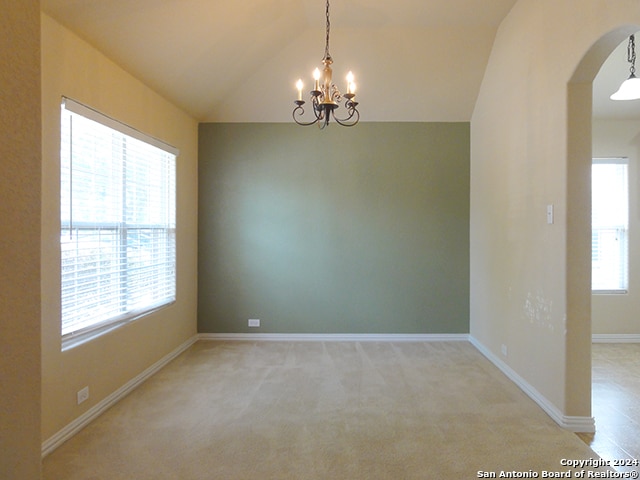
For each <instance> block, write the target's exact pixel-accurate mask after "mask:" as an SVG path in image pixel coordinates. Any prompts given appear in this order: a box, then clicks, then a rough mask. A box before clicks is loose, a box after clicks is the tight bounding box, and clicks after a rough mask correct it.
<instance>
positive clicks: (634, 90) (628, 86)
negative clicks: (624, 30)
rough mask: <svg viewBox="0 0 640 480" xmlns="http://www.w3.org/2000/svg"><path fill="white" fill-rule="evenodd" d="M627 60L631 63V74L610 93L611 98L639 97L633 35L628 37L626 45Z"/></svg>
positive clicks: (631, 98)
mask: <svg viewBox="0 0 640 480" xmlns="http://www.w3.org/2000/svg"><path fill="white" fill-rule="evenodd" d="M627 62H629V63H630V64H631V67H630V68H629V70H630V71H631V74H630V75H629V78H627V79H626V80H625V81H624V82H622V85H620V88H619V89H618V91H617V92H616V93H614V94H613V95H611V97H609V98H611V100H637V99H639V98H640V78H638V77H636V42H635V36H634V35H631V36H630V37H629V44H628V45H627Z"/></svg>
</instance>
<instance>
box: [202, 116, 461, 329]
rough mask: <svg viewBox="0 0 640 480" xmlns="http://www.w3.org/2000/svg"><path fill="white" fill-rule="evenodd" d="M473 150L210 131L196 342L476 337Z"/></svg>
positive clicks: (337, 134) (213, 127)
mask: <svg viewBox="0 0 640 480" xmlns="http://www.w3.org/2000/svg"><path fill="white" fill-rule="evenodd" d="M469 138H470V133H469V123H360V124H358V125H357V126H355V127H353V128H344V127H340V126H338V125H335V124H331V125H329V127H328V128H327V129H325V130H322V131H320V130H319V129H318V128H316V127H306V128H303V127H299V126H297V125H294V124H280V123H278V124H263V123H261V124H240V123H236V124H221V123H204V124H201V125H200V127H199V157H198V158H199V185H198V188H199V207H198V208H199V239H198V241H199V242H198V256H199V266H198V267H199V268H198V271H199V273H198V291H199V302H198V331H199V332H201V333H233V332H237V333H242V332H251V333H402V334H408V333H422V334H426V333H434V334H435V333H467V332H469V155H470V153H469V152H470V141H469ZM250 318H257V319H260V320H261V327H260V328H248V326H247V322H248V319H250Z"/></svg>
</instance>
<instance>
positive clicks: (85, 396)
mask: <svg viewBox="0 0 640 480" xmlns="http://www.w3.org/2000/svg"><path fill="white" fill-rule="evenodd" d="M77 396H78V405H80V404H81V403H82V402H85V401H87V400H89V387H84V388H83V389H82V390H78V394H77Z"/></svg>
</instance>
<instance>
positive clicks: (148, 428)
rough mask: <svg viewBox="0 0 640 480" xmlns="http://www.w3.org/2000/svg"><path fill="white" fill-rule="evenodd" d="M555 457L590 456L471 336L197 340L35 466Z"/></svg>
mask: <svg viewBox="0 0 640 480" xmlns="http://www.w3.org/2000/svg"><path fill="white" fill-rule="evenodd" d="M563 458H566V459H572V460H586V459H589V458H598V457H597V455H596V454H595V453H594V452H593V451H592V450H591V449H590V448H589V447H588V446H587V445H586V444H585V443H584V442H582V441H581V440H580V439H579V438H578V437H577V436H576V435H574V434H572V433H570V432H568V431H565V430H563V429H561V428H559V427H558V426H557V425H556V424H555V423H554V422H553V420H551V419H550V418H549V417H548V416H547V415H546V414H545V413H544V412H543V411H542V410H541V409H540V408H539V407H538V406H537V405H535V404H534V403H533V402H532V401H531V400H530V399H529V398H528V397H527V396H526V395H524V394H523V393H522V392H521V391H520V390H519V389H518V388H517V387H516V386H515V385H514V384H513V383H512V382H511V381H509V380H508V379H507V378H506V377H505V376H504V375H502V373H500V372H499V370H497V369H496V368H495V367H494V366H493V365H492V364H490V363H489V362H488V361H487V360H486V359H485V358H484V357H483V356H482V355H481V354H480V353H479V352H478V351H477V350H476V349H475V348H474V347H473V346H472V345H471V344H469V343H466V342H433V343H432V342H426V343H404V342H397V343H395V342H394V343H388V342H212V341H200V342H197V343H196V344H195V345H193V346H192V347H191V348H190V349H188V350H187V351H186V352H184V353H183V354H182V355H180V356H179V357H178V358H177V359H175V360H174V361H173V362H171V363H170V364H169V365H168V366H166V367H165V368H164V369H162V370H161V371H160V372H158V373H157V374H156V375H154V376H153V377H152V378H151V379H149V380H148V381H147V382H145V383H144V384H143V385H141V386H140V387H139V388H138V389H136V390H135V391H134V392H133V393H131V394H130V395H129V396H128V397H126V398H125V399H123V400H122V401H120V402H119V403H118V404H117V405H115V406H114V407H112V408H111V409H110V410H109V411H107V412H106V413H105V414H103V415H102V416H101V417H100V418H98V419H96V420H95V421H94V422H93V423H91V424H90V425H89V426H88V427H86V428H85V429H84V430H82V431H81V432H80V433H78V434H77V435H76V436H75V437H73V438H72V439H71V440H69V441H68V442H66V443H65V444H64V445H62V446H61V447H60V448H59V449H58V450H56V451H55V452H54V453H52V454H51V455H49V456H48V457H47V458H45V460H44V462H43V477H44V479H45V480H54V479H65V480H75V479H78V480H80V479H82V480H93V479H100V480H103V479H109V480H115V479H126V480H133V479H135V480H144V479H154V480H159V479H186V480H190V479H203V480H204V479H207V480H208V479H256V480H258V479H260V480H266V479H278V480H284V479H296V480H302V479H327V480H328V479H331V480H333V479H345V480H347V479H348V480H358V479H367V480H374V479H467V478H469V479H470V478H479V474H478V472H479V471H485V472H495V473H496V475H497V476H498V478H499V475H500V472H501V471H508V472H511V471H513V470H515V471H518V472H529V471H530V470H531V471H534V472H537V473H538V475H539V476H540V478H542V472H543V471H553V472H566V471H567V470H568V468H567V467H564V466H562V465H561V464H560V461H561V459H563ZM587 470H590V469H587ZM600 471H602V469H600ZM572 478H574V477H572Z"/></svg>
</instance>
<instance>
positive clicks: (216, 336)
mask: <svg viewBox="0 0 640 480" xmlns="http://www.w3.org/2000/svg"><path fill="white" fill-rule="evenodd" d="M198 339H199V340H237V341H258V340H261V341H275V342H468V341H469V334H467V333H442V334H440V333H435V334H422V333H418V334H412V333H410V334H396V333H393V334H386V333H200V334H198Z"/></svg>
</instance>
